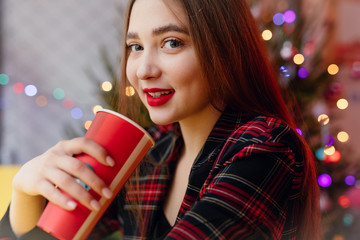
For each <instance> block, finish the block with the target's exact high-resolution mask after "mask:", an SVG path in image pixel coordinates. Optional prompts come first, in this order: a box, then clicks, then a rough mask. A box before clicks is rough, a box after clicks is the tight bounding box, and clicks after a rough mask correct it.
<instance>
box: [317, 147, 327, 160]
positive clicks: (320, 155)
mask: <svg viewBox="0 0 360 240" xmlns="http://www.w3.org/2000/svg"><path fill="white" fill-rule="evenodd" d="M315 156H316V158H317V159H319V160H320V161H323V160H324V159H325V152H324V149H323V148H319V149H318V150H316V152H315Z"/></svg>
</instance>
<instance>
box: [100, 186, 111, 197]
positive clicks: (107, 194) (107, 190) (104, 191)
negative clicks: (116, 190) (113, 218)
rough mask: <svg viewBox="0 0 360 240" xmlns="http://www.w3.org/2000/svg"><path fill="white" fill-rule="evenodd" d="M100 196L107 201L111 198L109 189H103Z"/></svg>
mask: <svg viewBox="0 0 360 240" xmlns="http://www.w3.org/2000/svg"><path fill="white" fill-rule="evenodd" d="M102 194H103V195H104V197H106V198H107V199H109V198H111V196H112V194H113V193H112V191H111V190H110V189H109V188H103V189H102Z"/></svg>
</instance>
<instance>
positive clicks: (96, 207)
mask: <svg viewBox="0 0 360 240" xmlns="http://www.w3.org/2000/svg"><path fill="white" fill-rule="evenodd" d="M90 205H91V207H92V208H93V209H94V210H95V211H99V209H100V207H101V206H100V203H99V202H98V201H96V200H91V202H90Z"/></svg>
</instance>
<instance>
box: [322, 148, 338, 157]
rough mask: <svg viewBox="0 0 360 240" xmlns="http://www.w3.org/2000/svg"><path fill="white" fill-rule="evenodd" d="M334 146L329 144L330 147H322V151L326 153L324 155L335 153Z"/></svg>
mask: <svg viewBox="0 0 360 240" xmlns="http://www.w3.org/2000/svg"><path fill="white" fill-rule="evenodd" d="M335 150H336V149H335V147H334V146H330V147H326V148H325V149H324V153H325V154H326V155H329V156H330V155H333V154H334V153H335Z"/></svg>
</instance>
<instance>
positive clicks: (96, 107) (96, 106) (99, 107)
mask: <svg viewBox="0 0 360 240" xmlns="http://www.w3.org/2000/svg"><path fill="white" fill-rule="evenodd" d="M101 109H103V107H102V106H100V105H95V106H93V108H92V111H93V113H94V114H95V113H96V112H97V111H99V110H101Z"/></svg>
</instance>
